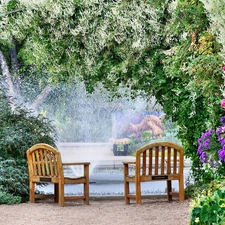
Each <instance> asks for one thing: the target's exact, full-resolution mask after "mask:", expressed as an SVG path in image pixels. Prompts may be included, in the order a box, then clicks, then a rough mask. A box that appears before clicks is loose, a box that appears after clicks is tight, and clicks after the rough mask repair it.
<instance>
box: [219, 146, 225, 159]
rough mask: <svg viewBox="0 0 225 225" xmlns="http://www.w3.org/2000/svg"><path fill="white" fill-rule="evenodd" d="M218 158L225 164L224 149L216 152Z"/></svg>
mask: <svg viewBox="0 0 225 225" xmlns="http://www.w3.org/2000/svg"><path fill="white" fill-rule="evenodd" d="M218 156H219V158H220V159H221V160H222V161H224V162H225V149H224V148H222V149H220V150H219V151H218Z"/></svg>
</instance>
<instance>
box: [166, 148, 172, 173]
mask: <svg viewBox="0 0 225 225" xmlns="http://www.w3.org/2000/svg"><path fill="white" fill-rule="evenodd" d="M166 173H167V174H170V173H171V148H170V147H168V148H167V171H166Z"/></svg>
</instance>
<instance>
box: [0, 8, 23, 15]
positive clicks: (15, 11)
mask: <svg viewBox="0 0 225 225" xmlns="http://www.w3.org/2000/svg"><path fill="white" fill-rule="evenodd" d="M22 11H23V9H15V10H12V11H9V12H6V13H1V14H0V17H3V16H7V15H10V14H13V13H17V12H22Z"/></svg>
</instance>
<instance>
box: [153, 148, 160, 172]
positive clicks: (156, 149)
mask: <svg viewBox="0 0 225 225" xmlns="http://www.w3.org/2000/svg"><path fill="white" fill-rule="evenodd" d="M154 174H155V175H158V174H159V147H158V146H157V147H155V173H154Z"/></svg>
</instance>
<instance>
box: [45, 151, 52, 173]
mask: <svg viewBox="0 0 225 225" xmlns="http://www.w3.org/2000/svg"><path fill="white" fill-rule="evenodd" d="M44 157H45V171H46V175H47V176H51V174H50V170H49V163H50V161H51V160H50V157H49V152H47V150H46V149H45V150H44Z"/></svg>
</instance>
